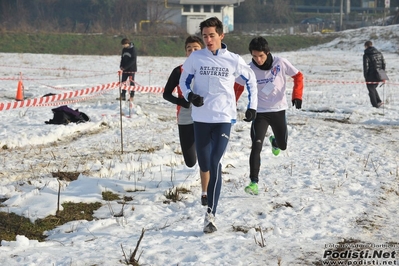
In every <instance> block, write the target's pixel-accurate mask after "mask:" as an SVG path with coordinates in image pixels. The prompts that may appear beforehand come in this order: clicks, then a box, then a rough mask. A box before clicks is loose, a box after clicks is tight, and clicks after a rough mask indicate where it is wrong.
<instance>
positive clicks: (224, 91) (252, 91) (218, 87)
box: [179, 17, 258, 233]
mask: <svg viewBox="0 0 399 266" xmlns="http://www.w3.org/2000/svg"><path fill="white" fill-rule="evenodd" d="M200 29H201V34H202V37H203V40H204V42H205V45H206V47H207V49H202V50H198V51H195V52H193V53H192V54H191V55H190V56H189V57H188V58H187V59H186V61H185V62H184V64H183V72H182V74H181V77H180V82H179V83H180V89H181V91H182V94H183V96H184V97H185V98H186V100H188V101H189V102H191V103H192V104H193V105H194V106H193V110H192V118H193V120H194V134H195V147H196V151H197V157H198V164H199V166H200V170H201V171H203V172H208V171H209V174H210V180H209V184H208V193H207V194H208V208H207V213H206V214H205V221H204V232H205V233H212V232H214V231H216V230H217V228H216V226H215V214H216V208H217V204H218V200H219V196H220V190H221V186H222V177H221V173H222V169H221V168H222V165H221V163H220V162H221V159H222V157H223V154H224V152H225V150H226V147H227V144H228V141H229V138H230V130H231V125H232V123H234V122H235V120H236V109H237V106H236V96H235V92H234V82H235V79H236V77H238V76H241V77H242V78H243V80H244V81H245V82H243V83H244V84H245V87H246V88H247V90H248V96H249V104H248V109H247V111H246V113H245V119H244V120H245V121H248V122H250V121H253V120H254V119H255V116H256V108H257V102H258V100H257V89H256V79H255V74H254V72H253V71H252V70H251V69H250V68H249V66H248V65H247V64H246V63H245V61H244V60H243V59H242V58H241V57H240V56H239V55H237V54H234V53H231V52H229V51H228V50H227V47H226V45H225V44H223V43H222V39H223V37H224V33H223V24H222V22H221V21H220V20H219V19H218V18H216V17H212V18H209V19H207V20H205V21H203V22H201V24H200ZM192 82H193V86H192V87H191V83H192Z"/></svg>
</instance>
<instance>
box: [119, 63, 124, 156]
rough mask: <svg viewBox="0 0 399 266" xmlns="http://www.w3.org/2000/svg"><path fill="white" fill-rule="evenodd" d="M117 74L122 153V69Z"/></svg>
mask: <svg viewBox="0 0 399 266" xmlns="http://www.w3.org/2000/svg"><path fill="white" fill-rule="evenodd" d="M118 75H119V119H120V123H121V154H123V125H122V71H118Z"/></svg>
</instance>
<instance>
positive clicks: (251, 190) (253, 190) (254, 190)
mask: <svg viewBox="0 0 399 266" xmlns="http://www.w3.org/2000/svg"><path fill="white" fill-rule="evenodd" d="M245 192H247V193H248V194H252V195H258V193H259V192H258V184H257V183H255V182H251V183H249V185H248V186H246V187H245Z"/></svg>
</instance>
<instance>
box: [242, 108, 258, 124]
mask: <svg viewBox="0 0 399 266" xmlns="http://www.w3.org/2000/svg"><path fill="white" fill-rule="evenodd" d="M255 118H256V110H254V109H247V111H246V112H245V118H244V121H245V122H252V121H254V120H255Z"/></svg>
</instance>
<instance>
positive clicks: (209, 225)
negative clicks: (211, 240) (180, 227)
mask: <svg viewBox="0 0 399 266" xmlns="http://www.w3.org/2000/svg"><path fill="white" fill-rule="evenodd" d="M217 230H218V229H217V228H216V225H215V216H214V215H213V214H212V213H206V214H205V220H204V233H205V234H209V233H213V232H215V231H217Z"/></svg>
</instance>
